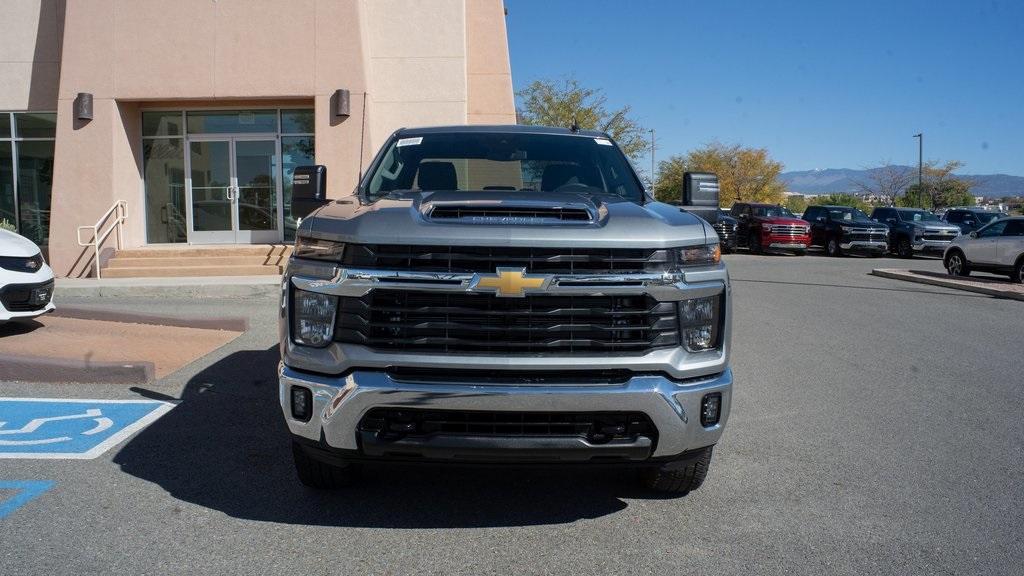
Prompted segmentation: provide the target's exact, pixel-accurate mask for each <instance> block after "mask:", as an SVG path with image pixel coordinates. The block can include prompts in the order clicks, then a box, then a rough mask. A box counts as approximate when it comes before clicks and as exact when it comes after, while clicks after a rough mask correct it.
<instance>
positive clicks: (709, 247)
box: [676, 244, 722, 266]
mask: <svg viewBox="0 0 1024 576" xmlns="http://www.w3.org/2000/svg"><path fill="white" fill-rule="evenodd" d="M676 253H677V254H678V255H679V264H681V265H683V266H707V265H709V264H718V261H719V260H721V259H722V247H721V246H719V245H718V244H705V245H703V246H693V247H690V248H679V249H678V250H676Z"/></svg>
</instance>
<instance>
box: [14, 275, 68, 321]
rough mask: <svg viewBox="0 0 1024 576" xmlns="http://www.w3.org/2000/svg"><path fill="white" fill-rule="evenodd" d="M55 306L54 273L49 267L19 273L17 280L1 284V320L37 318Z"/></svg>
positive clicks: (51, 310)
mask: <svg viewBox="0 0 1024 576" xmlns="http://www.w3.org/2000/svg"><path fill="white" fill-rule="evenodd" d="M11 275H12V276H13V274H11ZM55 308H56V306H55V305H54V303H53V273H52V272H50V270H49V268H48V267H46V268H44V270H41V271H39V272H36V273H34V274H17V280H15V281H11V282H10V283H7V284H4V285H3V286H0V322H4V321H7V320H18V319H27V318H35V317H37V316H41V315H43V314H47V313H49V312H53V311H54V309H55Z"/></svg>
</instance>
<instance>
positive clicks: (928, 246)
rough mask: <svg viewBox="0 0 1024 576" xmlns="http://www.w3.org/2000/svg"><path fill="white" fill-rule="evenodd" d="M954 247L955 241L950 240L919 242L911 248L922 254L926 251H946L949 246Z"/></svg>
mask: <svg viewBox="0 0 1024 576" xmlns="http://www.w3.org/2000/svg"><path fill="white" fill-rule="evenodd" d="M952 245H953V239H952V238H950V239H949V240H919V241H917V242H914V243H913V244H912V245H911V246H912V248H913V249H914V251H915V252H922V251H925V250H939V251H944V250H945V249H946V248H948V247H949V246H952Z"/></svg>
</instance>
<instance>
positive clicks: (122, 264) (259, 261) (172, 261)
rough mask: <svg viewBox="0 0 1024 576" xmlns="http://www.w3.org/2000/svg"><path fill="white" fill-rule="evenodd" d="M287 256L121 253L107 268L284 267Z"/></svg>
mask: <svg viewBox="0 0 1024 576" xmlns="http://www.w3.org/2000/svg"><path fill="white" fill-rule="evenodd" d="M287 263H288V256H287V255H285V254H276V255H274V254H272V255H266V256H264V255H256V256H205V255H203V256H169V257H166V258H137V257H124V256H121V254H120V253H118V254H116V255H115V256H114V257H113V258H111V259H110V260H108V261H107V268H109V269H114V268H152V267H156V268H175V267H190V266H284V265H285V264H287Z"/></svg>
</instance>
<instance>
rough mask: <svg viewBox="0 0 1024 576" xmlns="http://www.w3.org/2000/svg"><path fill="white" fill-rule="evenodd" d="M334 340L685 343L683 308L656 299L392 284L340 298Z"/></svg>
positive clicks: (446, 348) (453, 344) (450, 346)
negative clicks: (500, 293) (511, 294)
mask: <svg viewBox="0 0 1024 576" xmlns="http://www.w3.org/2000/svg"><path fill="white" fill-rule="evenodd" d="M334 339H335V340H336V341H338V342H344V343H349V344H360V345H363V346H368V347H370V348H374V349H382V350H402V351H404V352H420V351H422V352H491V353H494V352H498V353H544V352H554V353H561V354H565V353H574V352H576V353H579V352H624V351H629V352H643V351H647V350H652V349H655V348H664V347H674V346H679V344H680V340H679V319H678V308H677V305H676V304H675V303H673V302H658V301H657V300H655V299H653V298H651V297H650V296H644V295H633V296H554V295H531V296H526V297H524V298H500V297H496V296H494V295H491V294H466V293H443V292H424V291H414V290H408V291H407V290H389V289H380V290H373V291H372V292H370V293H369V294H367V295H365V296H361V297H343V298H341V299H340V302H339V308H338V315H337V321H336V325H335V338H334Z"/></svg>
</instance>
